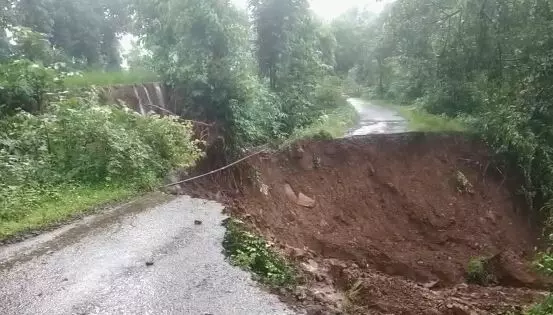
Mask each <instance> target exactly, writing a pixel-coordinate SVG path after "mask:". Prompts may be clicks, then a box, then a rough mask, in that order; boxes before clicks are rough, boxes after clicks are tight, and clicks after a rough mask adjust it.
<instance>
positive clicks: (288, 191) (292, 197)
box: [284, 184, 298, 203]
mask: <svg viewBox="0 0 553 315" xmlns="http://www.w3.org/2000/svg"><path fill="white" fill-rule="evenodd" d="M284 195H286V197H287V198H288V199H289V200H290V201H292V202H294V203H297V202H298V197H297V196H296V193H295V192H294V189H292V186H290V184H284Z"/></svg>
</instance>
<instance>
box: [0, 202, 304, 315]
mask: <svg viewBox="0 0 553 315" xmlns="http://www.w3.org/2000/svg"><path fill="white" fill-rule="evenodd" d="M156 205H157V206H156ZM221 210H222V206H221V205H219V204H217V203H214V202H210V201H204V200H200V199H191V198H189V197H187V196H181V197H178V198H173V197H168V196H163V195H161V194H153V195H150V196H148V197H144V198H142V199H139V200H138V201H136V202H134V203H132V204H128V205H125V206H123V207H120V208H118V209H116V210H114V211H110V212H107V213H104V214H101V215H98V216H94V217H89V218H86V219H84V220H82V221H80V222H77V223H75V224H72V225H70V226H67V227H64V228H62V229H60V230H58V231H55V232H52V233H47V234H44V235H42V236H39V237H38V238H35V239H32V240H29V241H26V242H23V243H19V244H15V245H11V246H5V247H0V314H2V315H11V314H32V315H38V314H48V315H53V314H214V315H215V314H221V315H223V314H224V315H226V314H294V313H293V312H292V311H291V310H289V309H287V307H286V306H285V305H284V304H282V303H281V302H280V301H279V300H278V298H277V297H276V296H273V295H271V294H269V293H267V292H265V291H263V290H262V289H260V288H259V287H257V286H256V285H255V284H254V283H253V281H252V280H251V279H250V275H249V274H247V273H246V272H243V271H241V270H239V269H237V268H234V267H232V266H230V265H229V264H228V263H227V262H226V261H225V260H224V256H223V254H222V253H221V250H222V247H221V242H222V238H223V234H224V228H223V227H222V226H221V221H222V220H223V219H224V218H225V217H224V216H223V215H222V214H221ZM194 220H201V221H202V222H203V224H202V225H195V224H194ZM149 261H151V262H153V263H154V265H152V266H146V262H149Z"/></svg>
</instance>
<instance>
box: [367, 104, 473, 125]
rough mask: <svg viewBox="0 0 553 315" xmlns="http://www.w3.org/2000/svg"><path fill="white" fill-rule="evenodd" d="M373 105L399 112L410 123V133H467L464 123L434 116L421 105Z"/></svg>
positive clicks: (454, 119) (442, 116)
mask: <svg viewBox="0 0 553 315" xmlns="http://www.w3.org/2000/svg"><path fill="white" fill-rule="evenodd" d="M370 102H371V103H373V104H375V105H379V106H382V107H388V108H392V109H395V110H397V111H398V112H399V113H400V114H401V116H403V117H404V118H405V119H406V120H407V122H408V123H409V130H410V131H424V132H448V131H449V132H467V131H468V127H467V126H466V124H465V123H463V121H461V120H460V119H456V118H451V117H446V116H445V115H433V114H430V113H428V112H427V111H425V110H424V109H423V108H421V107H420V106H419V105H409V106H402V105H395V104H391V103H388V102H386V101H382V100H371V101H370Z"/></svg>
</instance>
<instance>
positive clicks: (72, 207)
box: [0, 185, 137, 240]
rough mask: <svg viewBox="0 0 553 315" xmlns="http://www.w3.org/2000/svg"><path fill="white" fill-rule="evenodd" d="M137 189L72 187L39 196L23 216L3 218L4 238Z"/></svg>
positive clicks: (0, 237) (1, 231)
mask: <svg viewBox="0 0 553 315" xmlns="http://www.w3.org/2000/svg"><path fill="white" fill-rule="evenodd" d="M136 193H137V191H136V190H135V189H132V188H129V187H124V186H113V185H105V186H90V187H86V186H84V187H83V186H68V187H63V189H62V190H60V192H59V193H57V194H56V197H55V198H51V197H43V198H39V199H38V200H37V201H36V203H35V206H33V207H29V208H28V209H26V211H25V215H24V216H22V217H15V218H13V219H4V220H0V240H3V239H6V238H9V237H12V236H15V235H17V234H20V233H24V232H27V231H32V230H36V229H40V228H43V227H45V226H49V225H53V224H56V223H61V222H63V221H65V220H68V219H70V218H71V217H74V216H75V215H78V214H82V213H85V212H87V211H89V210H91V209H92V208H94V207H97V206H99V205H105V204H108V203H110V202H115V201H121V200H124V199H127V198H129V197H131V196H133V195H135V194H136Z"/></svg>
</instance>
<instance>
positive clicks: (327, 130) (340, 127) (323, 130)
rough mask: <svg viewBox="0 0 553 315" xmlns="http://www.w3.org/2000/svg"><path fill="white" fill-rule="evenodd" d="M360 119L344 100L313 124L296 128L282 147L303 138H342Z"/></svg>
mask: <svg viewBox="0 0 553 315" xmlns="http://www.w3.org/2000/svg"><path fill="white" fill-rule="evenodd" d="M358 120H359V114H358V113H357V111H356V110H355V108H353V106H351V105H350V104H349V103H348V102H346V101H345V100H343V102H342V103H341V104H340V106H338V107H337V108H335V109H332V110H329V111H328V112H327V113H326V114H324V115H323V116H321V118H319V120H317V121H316V122H314V123H313V124H311V125H309V126H307V127H305V128H301V129H296V130H295V131H294V133H292V135H291V136H290V137H289V138H288V139H286V141H284V143H283V144H282V145H281V147H285V146H287V145H290V144H291V143H294V142H296V141H298V140H301V139H326V138H340V137H343V136H344V135H345V134H346V132H347V131H348V130H349V129H350V128H351V127H353V126H355V124H356V123H357V121H358Z"/></svg>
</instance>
